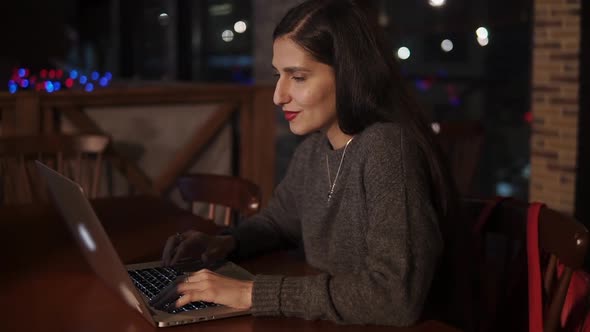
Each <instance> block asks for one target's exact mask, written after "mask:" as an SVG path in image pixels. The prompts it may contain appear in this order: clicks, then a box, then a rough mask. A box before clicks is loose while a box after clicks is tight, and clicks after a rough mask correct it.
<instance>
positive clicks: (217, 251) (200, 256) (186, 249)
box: [162, 231, 235, 266]
mask: <svg viewBox="0 0 590 332" xmlns="http://www.w3.org/2000/svg"><path fill="white" fill-rule="evenodd" d="M234 247H235V240H234V238H233V237H232V236H229V235H225V236H213V235H208V234H205V233H201V232H197V231H186V232H184V233H182V234H180V233H179V234H176V235H173V236H170V237H169V238H168V240H167V241H166V245H165V246H164V252H163V254H162V264H163V265H164V266H170V265H174V264H176V263H177V262H178V261H180V260H181V259H195V260H202V261H203V262H204V263H207V262H210V261H217V260H220V259H223V258H225V257H227V255H228V254H229V253H230V252H231V251H232V250H233V249H234Z"/></svg>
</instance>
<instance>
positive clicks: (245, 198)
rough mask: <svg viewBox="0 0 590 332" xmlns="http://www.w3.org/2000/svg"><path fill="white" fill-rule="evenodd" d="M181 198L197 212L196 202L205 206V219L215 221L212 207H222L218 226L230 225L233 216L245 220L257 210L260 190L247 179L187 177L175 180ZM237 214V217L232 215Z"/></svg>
mask: <svg viewBox="0 0 590 332" xmlns="http://www.w3.org/2000/svg"><path fill="white" fill-rule="evenodd" d="M177 186H178V189H179V191H180V194H181V196H182V199H183V200H184V201H185V202H187V203H189V204H190V206H191V207H192V210H193V213H197V207H198V203H206V204H208V214H207V218H208V219H210V220H212V221H214V220H215V219H216V213H215V212H216V207H217V206H223V207H224V208H225V209H224V215H223V219H222V223H223V225H225V226H229V225H231V224H232V220H233V218H235V217H236V216H240V217H248V216H251V215H253V214H255V213H256V212H258V210H259V209H260V199H261V198H260V189H259V188H258V186H257V185H256V184H254V183H252V182H250V181H248V180H245V179H242V178H239V177H235V176H228V175H215V174H189V175H185V176H181V177H180V178H178V180H177ZM236 213H237V215H236Z"/></svg>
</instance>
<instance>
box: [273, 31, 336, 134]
mask: <svg viewBox="0 0 590 332" xmlns="http://www.w3.org/2000/svg"><path fill="white" fill-rule="evenodd" d="M272 65H273V68H274V69H275V72H276V76H277V77H278V80H277V83H276V87H275V93H274V97H273V101H274V103H275V104H276V105H277V106H280V107H281V108H282V110H283V112H284V115H285V119H286V120H287V121H289V127H290V129H291V131H292V132H293V133H294V134H296V135H306V134H309V133H312V132H315V131H319V130H323V131H325V132H326V133H327V135H328V138H330V137H331V136H333V135H339V134H340V133H341V131H340V128H339V127H338V119H337V116H336V82H335V78H334V70H333V69H332V67H330V66H328V65H326V64H323V63H320V62H318V61H316V60H314V59H313V58H312V57H311V55H309V54H308V53H307V52H306V51H305V50H304V49H303V48H301V47H300V46H299V45H297V44H296V43H295V42H293V41H292V40H291V39H289V38H284V37H283V38H277V39H276V40H275V42H274V45H273V58H272Z"/></svg>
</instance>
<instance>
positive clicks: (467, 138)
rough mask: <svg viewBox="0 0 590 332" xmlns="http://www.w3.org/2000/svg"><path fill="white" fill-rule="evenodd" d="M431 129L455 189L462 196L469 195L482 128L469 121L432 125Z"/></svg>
mask: <svg viewBox="0 0 590 332" xmlns="http://www.w3.org/2000/svg"><path fill="white" fill-rule="evenodd" d="M432 127H433V130H434V132H435V134H436V137H437V138H438V142H439V144H440V147H441V149H442V151H443V153H444V155H445V156H446V157H447V161H448V163H449V167H450V169H451V174H452V175H453V177H454V179H455V183H456V185H457V189H458V190H459V192H460V193H461V194H462V195H471V194H472V192H471V191H472V186H473V179H474V178H475V174H476V171H477V167H478V163H479V159H480V157H481V148H482V146H483V141H484V130H483V126H482V125H481V124H480V123H479V122H476V121H471V122H442V123H434V124H433V125H432Z"/></svg>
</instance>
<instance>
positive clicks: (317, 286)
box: [252, 130, 442, 326]
mask: <svg viewBox="0 0 590 332" xmlns="http://www.w3.org/2000/svg"><path fill="white" fill-rule="evenodd" d="M404 139H405V137H403V135H402V133H401V131H400V130H397V131H395V132H394V133H391V134H386V136H385V137H376V138H375V140H374V142H372V144H373V146H372V147H371V151H370V152H369V154H368V156H367V159H366V164H365V169H364V171H363V176H364V186H365V192H366V200H367V215H368V220H367V233H366V245H367V249H368V255H367V256H366V258H365V260H364V266H363V269H361V270H359V271H355V272H353V271H351V273H350V274H335V275H332V274H329V273H324V274H320V275H317V276H306V277H283V276H256V278H255V280H254V287H253V295H252V296H253V297H252V303H253V308H252V311H253V313H254V314H255V315H285V316H297V317H303V318H306V319H329V320H333V321H336V322H340V323H354V324H384V325H396V326H406V325H411V324H413V323H415V322H416V321H417V320H418V319H419V317H420V315H421V313H422V309H423V306H424V303H425V300H426V298H427V295H428V292H429V289H430V284H431V281H432V279H433V274H434V271H435V268H436V265H437V260H438V257H439V256H440V254H441V252H442V237H441V235H440V231H439V228H438V224H437V218H436V214H435V212H434V208H433V205H432V203H431V198H430V194H429V188H428V185H427V184H428V181H427V178H426V174H427V173H426V169H427V168H426V167H427V165H426V164H425V163H424V162H423V159H421V158H420V155H419V153H418V152H417V151H416V150H417V149H416V145H415V144H414V145H413V146H411V145H410V144H407V142H405V141H404Z"/></svg>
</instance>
